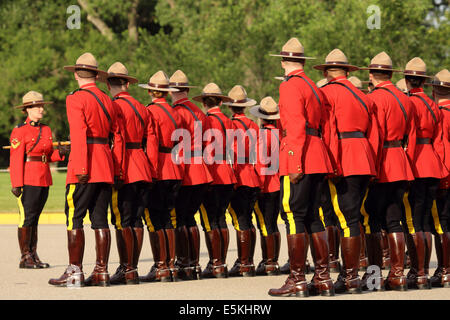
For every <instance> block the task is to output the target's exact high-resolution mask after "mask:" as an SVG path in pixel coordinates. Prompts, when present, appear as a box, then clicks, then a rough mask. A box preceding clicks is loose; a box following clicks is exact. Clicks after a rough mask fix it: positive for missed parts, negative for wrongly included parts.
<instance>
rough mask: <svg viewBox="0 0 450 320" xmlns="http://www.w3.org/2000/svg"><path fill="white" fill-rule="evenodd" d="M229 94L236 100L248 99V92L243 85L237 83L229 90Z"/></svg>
mask: <svg viewBox="0 0 450 320" xmlns="http://www.w3.org/2000/svg"><path fill="white" fill-rule="evenodd" d="M228 96H229V97H230V98H231V99H233V100H235V101H239V100H245V99H247V92H246V91H245V89H244V87H243V86H241V85H235V86H234V87H233V89H231V90H230V92H228Z"/></svg>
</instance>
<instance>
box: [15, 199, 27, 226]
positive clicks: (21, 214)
mask: <svg viewBox="0 0 450 320" xmlns="http://www.w3.org/2000/svg"><path fill="white" fill-rule="evenodd" d="M17 204H18V205H19V228H22V227H23V224H24V222H25V209H24V208H23V204H22V194H21V195H20V197H18V198H17Z"/></svg>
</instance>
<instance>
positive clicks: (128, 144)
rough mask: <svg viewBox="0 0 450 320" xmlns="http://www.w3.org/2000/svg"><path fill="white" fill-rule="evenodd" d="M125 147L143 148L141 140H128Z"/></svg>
mask: <svg viewBox="0 0 450 320" xmlns="http://www.w3.org/2000/svg"><path fill="white" fill-rule="evenodd" d="M125 149H142V143H141V142H126V143H125Z"/></svg>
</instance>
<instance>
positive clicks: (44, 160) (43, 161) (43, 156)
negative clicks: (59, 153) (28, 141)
mask: <svg viewBox="0 0 450 320" xmlns="http://www.w3.org/2000/svg"><path fill="white" fill-rule="evenodd" d="M41 159H42V163H47V156H46V155H45V154H43V155H42V156H41Z"/></svg>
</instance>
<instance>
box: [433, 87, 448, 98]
mask: <svg viewBox="0 0 450 320" xmlns="http://www.w3.org/2000/svg"><path fill="white" fill-rule="evenodd" d="M433 91H434V93H435V94H437V95H438V96H440V97H446V96H450V88H446V87H438V86H433Z"/></svg>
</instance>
